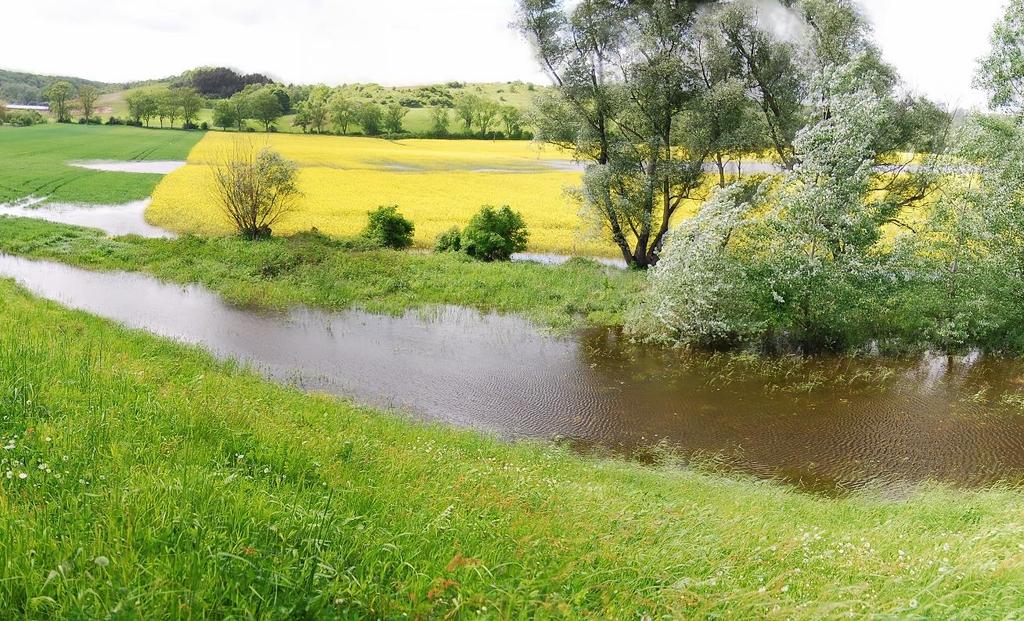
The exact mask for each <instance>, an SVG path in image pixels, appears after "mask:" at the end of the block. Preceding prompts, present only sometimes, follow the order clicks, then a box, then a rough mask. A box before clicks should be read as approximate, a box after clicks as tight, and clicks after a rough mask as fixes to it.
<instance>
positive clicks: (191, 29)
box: [0, 0, 1005, 108]
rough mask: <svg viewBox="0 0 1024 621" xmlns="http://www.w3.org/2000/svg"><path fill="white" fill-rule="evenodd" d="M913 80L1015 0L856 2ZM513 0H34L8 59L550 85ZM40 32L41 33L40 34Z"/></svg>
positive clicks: (950, 89)
mask: <svg viewBox="0 0 1024 621" xmlns="http://www.w3.org/2000/svg"><path fill="white" fill-rule="evenodd" d="M858 1H859V2H861V3H862V5H863V6H864V9H865V12H866V14H867V15H868V17H869V19H870V20H871V21H872V23H873V24H874V27H875V34H876V39H877V41H878V43H879V45H880V46H881V48H882V50H883V53H884V54H885V57H886V59H887V60H888V61H889V62H891V63H893V64H894V65H896V67H897V68H898V69H899V70H900V73H901V74H902V76H903V78H904V80H905V81H906V83H907V84H908V86H909V87H910V88H911V89H912V90H914V91H915V92H918V93H920V94H924V95H928V96H930V97H932V98H934V99H937V100H938V101H940V102H942V103H946V104H949V105H951V106H959V107H965V108H966V107H972V106H976V105H983V104H984V101H985V98H984V95H983V94H981V93H979V92H977V91H975V90H973V89H972V88H971V77H972V75H973V72H974V67H975V64H976V60H977V58H978V57H979V56H981V55H982V54H984V53H985V52H986V50H987V49H988V36H989V32H990V31H991V28H992V24H993V23H994V22H995V20H996V19H997V18H998V16H999V15H1000V13H1001V10H1002V5H1003V4H1004V1H1005V0H973V2H970V3H965V2H962V1H959V0H858ZM514 7H515V0H390V1H388V0H376V1H371V0H287V1H285V2H282V1H281V0H174V1H173V2H167V1H166V0H164V1H160V2H157V1H156V0H103V2H95V1H94V0H32V1H31V2H21V1H16V2H12V3H9V5H8V6H4V8H3V19H2V21H0V49H2V50H3V55H2V57H0V66H2V67H3V68H8V69H17V70H23V71H32V72H37V73H47V74H61V75H74V76H79V77H84V78H91V79H96V80H103V81H109V82H123V81H131V80H139V79H149V78H159V77H166V76H170V75H175V74H178V73H180V72H181V71H183V70H184V69H188V68H192V67H196V66H199V65H227V66H231V67H235V68H237V69H241V70H244V71H247V72H250V71H256V72H262V73H267V74H269V75H271V76H272V77H274V78H276V79H278V80H281V81H283V82H297V83H315V82H324V83H327V84H332V85H333V84H341V83H345V82H378V83H381V84H388V85H412V84H426V83H434V82H442V81H448V80H460V81H468V82H486V81H507V80H517V79H518V80H527V81H533V82H538V83H544V82H546V79H545V77H544V75H543V74H542V73H541V72H540V71H539V70H538V68H537V64H536V62H535V61H534V57H533V53H532V52H531V50H530V48H529V46H528V45H527V43H526V42H525V41H523V40H522V38H521V37H520V36H519V34H518V33H516V32H515V31H514V30H512V29H511V28H510V27H509V24H510V23H511V21H512V20H513V18H514V10H515V8H514ZM41 33H45V36H42V35H41Z"/></svg>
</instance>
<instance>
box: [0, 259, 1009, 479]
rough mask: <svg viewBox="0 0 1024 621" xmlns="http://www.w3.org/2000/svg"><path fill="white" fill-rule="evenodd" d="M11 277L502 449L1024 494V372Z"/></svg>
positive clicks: (106, 280) (151, 285) (461, 314)
mask: <svg viewBox="0 0 1024 621" xmlns="http://www.w3.org/2000/svg"><path fill="white" fill-rule="evenodd" d="M0 276H6V277H13V278H15V279H16V280H17V281H18V282H19V283H21V284H22V285H23V286H25V287H26V288H27V289H29V290H30V291H32V292H34V293H35V294H37V295H39V296H42V297H45V298H48V299H51V300H55V301H58V302H60V303H62V304H65V305H67V306H70V307H73V308H77V309H82V310H85V311H88V312H90V313H93V314H96V315H99V316H102V317H106V318H109V319H113V320H116V321H119V322H121V323H123V324H125V325H128V326H131V327H135V328H142V329H145V330H148V331H150V332H153V333H156V334H159V335H163V336H167V337H171V338H174V339H177V340H180V341H183V342H186V343H193V344H198V345H202V346H203V347H205V348H207V349H208V350H210V351H211V352H213V353H214V354H216V355H217V356H219V357H222V358H236V359H239V360H241V361H244V362H248V363H250V364H252V365H253V366H254V367H255V368H257V369H258V370H260V371H261V372H263V373H264V374H266V375H267V376H268V377H271V378H274V379H277V380H280V381H284V382H290V383H294V384H296V385H298V386H300V387H302V388H304V389H307V390H311V391H322V392H329V393H333V394H337V395H342V396H346V397H351V398H354V399H355V400H357V401H360V402H363V403H366V404H370V405H375V406H384V407H394V408H399V409H402V410H407V411H409V412H412V413H414V414H415V415H416V416H419V417H421V418H424V419H427V420H434V421H442V422H445V423H450V424H454V425H459V426H465V427H473V428H477V429H482V430H486V431H489V432H493V433H496V434H498V435H500V436H501V437H504V438H513V439H514V438H536V439H545V440H550V439H556V440H561V441H564V442H566V443H569V444H571V445H573V446H575V447H580V448H583V449H588V450H594V449H597V450H609V451H613V452H615V453H620V454H633V455H636V456H640V457H643V456H645V455H646V456H650V455H651V454H652V451H651V450H650V447H652V446H654V445H656V444H659V443H661V444H662V445H664V446H668V447H671V448H672V449H673V450H676V451H678V452H679V453H680V454H681V455H683V456H688V457H699V458H700V459H701V460H702V461H712V462H714V463H716V464H718V465H720V466H721V467H724V468H727V469H733V470H736V471H739V472H744V473H750V474H753V475H756V476H759V477H765V478H771V479H778V480H782V481H785V482H788V483H791V484H794V485H798V486H800V487H801V488H803V489H808V490H814V491H821V492H827V493H837V492H842V491H845V490H855V489H860V488H865V487H880V488H882V489H886V490H892V489H897V490H898V489H902V488H903V487H905V486H907V485H911V484H914V483H917V482H921V481H925V480H936V481H941V482H945V483H950V484H954V485H962V486H982V485H987V484H991V483H994V482H997V481H1005V482H1010V483H1019V482H1021V481H1022V480H1024V364H1022V363H1020V362H1016V361H1007V360H1001V359H994V358H986V357H982V356H979V355H971V356H964V357H947V356H936V355H926V356H922V357H920V358H915V359H912V360H895V361H894V360H886V359H874V358H866V359H851V358H821V359H816V360H813V361H807V362H804V363H794V362H786V361H769V362H764V361H761V362H754V361H746V362H745V361H743V360H742V359H738V358H735V357H733V358H729V357H714V356H708V357H703V356H684V355H682V354H680V353H679V352H674V351H666V350H656V349H649V348H642V347H638V346H635V345H632V344H630V343H628V342H627V341H626V340H625V339H623V338H621V337H620V336H619V335H618V333H617V332H615V331H613V330H591V331H586V332H582V333H579V334H576V335H573V336H571V337H567V338H556V337H553V336H549V335H546V334H544V333H542V332H540V331H538V330H537V329H536V328H534V327H533V326H532V325H530V324H529V323H527V322H525V321H524V320H521V319H518V318H515V317H508V316H498V315H480V314H479V313H476V312H474V311H469V310H465V309H456V308H445V309H439V310H436V311H432V312H430V313H426V314H421V313H413V314H409V315H406V316H404V317H388V316H379V315H370V314H366V313H362V312H343V313H324V312H317V311H310V310H295V311H292V312H289V313H261V312H255V311H250V310H244V309H240V308H236V307H233V306H230V305H228V304H226V303H224V302H223V301H222V300H221V299H220V298H219V297H218V296H216V295H214V294H212V293H210V292H208V291H206V290H204V289H202V288H200V287H196V286H185V287H183V286H178V285H172V284H166V283H162V282H160V281H157V280H155V279H153V278H150V277H148V276H143V275H139V274H124V273H95V272H89V271H85V270H80V269H77V268H73V267H69V266H65V265H62V264H57V263H49V262H41V261H30V260H26V259H21V258H15V257H6V256H0Z"/></svg>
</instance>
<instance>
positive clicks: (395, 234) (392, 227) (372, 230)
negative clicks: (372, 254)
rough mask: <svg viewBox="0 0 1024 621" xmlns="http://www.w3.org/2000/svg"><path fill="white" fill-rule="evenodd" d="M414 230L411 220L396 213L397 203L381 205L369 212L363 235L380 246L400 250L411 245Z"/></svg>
mask: <svg viewBox="0 0 1024 621" xmlns="http://www.w3.org/2000/svg"><path fill="white" fill-rule="evenodd" d="M415 230H416V227H415V225H413V223H412V221H410V220H409V219H407V218H406V217H405V216H403V215H402V214H400V213H398V205H381V206H380V207H378V208H377V209H375V210H374V211H371V212H369V222H368V223H367V225H366V229H365V230H364V231H363V237H365V238H366V239H368V240H370V241H372V242H374V243H375V244H377V245H378V246H380V247H382V248H393V249H395V250H402V249H405V248H408V247H409V246H412V234H413V232H414V231H415Z"/></svg>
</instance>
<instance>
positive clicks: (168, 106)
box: [156, 89, 181, 127]
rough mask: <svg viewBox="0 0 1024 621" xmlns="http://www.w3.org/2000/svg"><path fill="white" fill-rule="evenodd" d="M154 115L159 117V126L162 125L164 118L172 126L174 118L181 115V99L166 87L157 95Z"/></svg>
mask: <svg viewBox="0 0 1024 621" xmlns="http://www.w3.org/2000/svg"><path fill="white" fill-rule="evenodd" d="M156 115H157V117H158V118H159V119H160V127H163V126H164V119H167V120H168V121H169V123H170V125H171V127H174V120H175V119H177V118H178V117H179V116H181V100H180V98H179V97H178V93H177V92H176V91H173V90H169V89H168V90H166V91H162V92H161V93H160V94H159V95H157V113H156Z"/></svg>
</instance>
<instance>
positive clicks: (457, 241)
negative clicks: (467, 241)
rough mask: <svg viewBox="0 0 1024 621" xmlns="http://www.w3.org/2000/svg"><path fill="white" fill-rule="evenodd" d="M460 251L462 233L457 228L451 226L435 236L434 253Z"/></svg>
mask: <svg viewBox="0 0 1024 621" xmlns="http://www.w3.org/2000/svg"><path fill="white" fill-rule="evenodd" d="M460 250H462V233H461V232H459V227H457V226H453V227H452V228H450V229H448V230H447V231H445V232H444V233H441V234H440V235H438V236H437V240H436V241H435V242H434V252H459V251H460Z"/></svg>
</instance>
